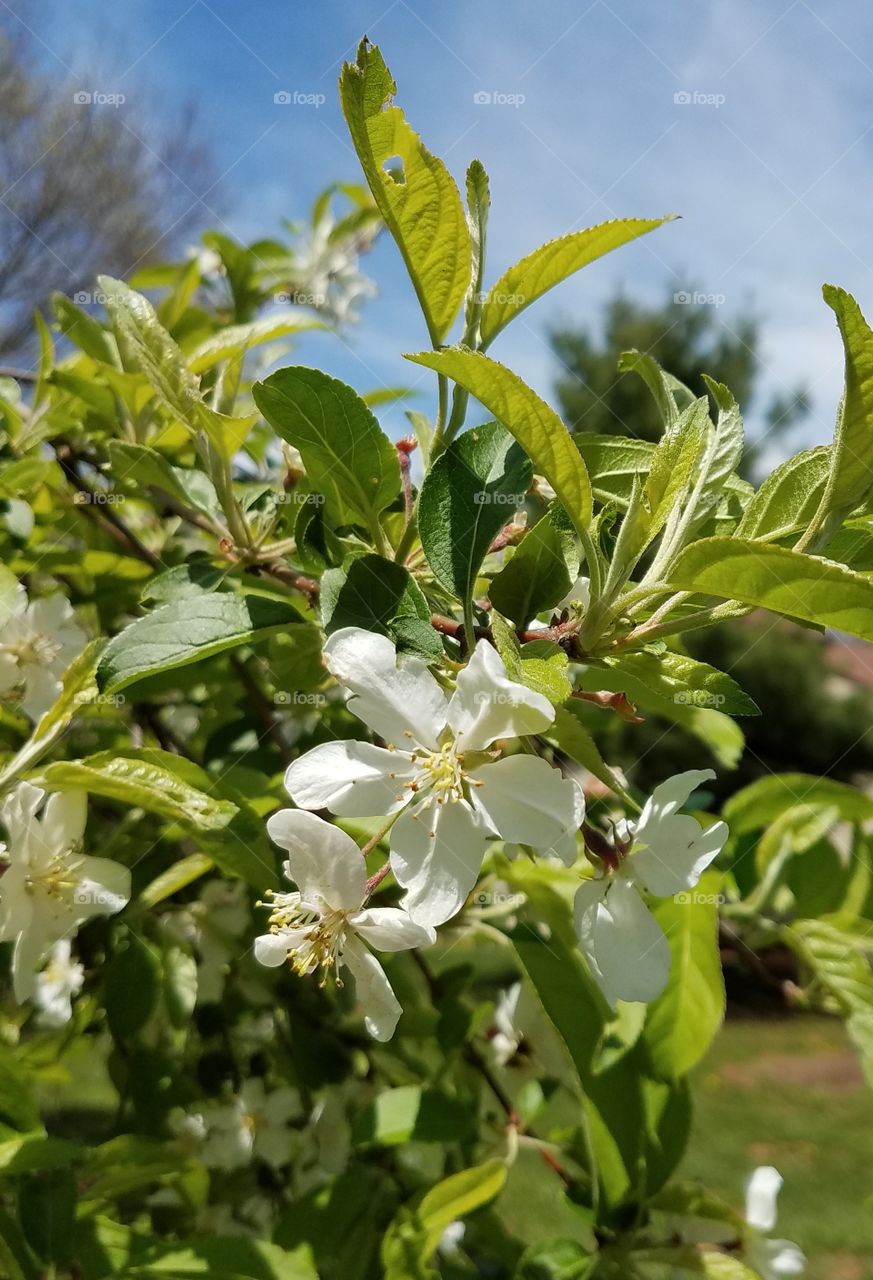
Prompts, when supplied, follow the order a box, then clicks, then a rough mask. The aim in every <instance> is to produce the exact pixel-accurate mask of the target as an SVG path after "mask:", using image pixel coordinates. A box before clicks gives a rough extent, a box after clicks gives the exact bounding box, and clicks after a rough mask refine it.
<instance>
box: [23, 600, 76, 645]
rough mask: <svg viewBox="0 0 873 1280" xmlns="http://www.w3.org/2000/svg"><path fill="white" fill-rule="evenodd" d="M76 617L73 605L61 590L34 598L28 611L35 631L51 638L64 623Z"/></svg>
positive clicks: (29, 620) (28, 616)
mask: <svg viewBox="0 0 873 1280" xmlns="http://www.w3.org/2000/svg"><path fill="white" fill-rule="evenodd" d="M74 617H75V614H74V613H73V606H72V605H71V604H70V602H69V600H68V599H67V598H66V596H64V595H62V594H61V593H60V592H56V594H55V595H53V596H43V597H42V599H40V600H34V601H33V603H32V604H31V606H30V608H29V609H28V611H27V618H28V622H29V623H30V625H31V626H32V627H33V629H34V631H38V632H39V633H40V634H41V635H44V636H50V637H51V638H54V636H55V633H56V632H57V631H58V630H59V629H60V628H61V627H62V626H63V625H64V623H66V622H69V621H70V619H72V618H74Z"/></svg>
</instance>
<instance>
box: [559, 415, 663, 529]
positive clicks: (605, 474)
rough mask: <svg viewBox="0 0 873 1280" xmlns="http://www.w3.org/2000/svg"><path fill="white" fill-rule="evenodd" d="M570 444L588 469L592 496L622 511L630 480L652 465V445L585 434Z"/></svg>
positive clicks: (619, 438)
mask: <svg viewBox="0 0 873 1280" xmlns="http://www.w3.org/2000/svg"><path fill="white" fill-rule="evenodd" d="M574 441H575V444H576V448H577V449H578V450H579V452H580V453H581V455H582V459H583V461H584V463H585V466H586V467H587V469H588V474H589V476H590V477H591V487H592V488H593V490H594V495H595V497H596V498H597V499H598V501H599V502H615V503H616V504H617V505H618V506H619V507H620V508H621V509H622V510H625V509H626V508H627V505H628V503H629V502H630V497H631V490H632V489H633V483H634V480H635V479H636V477H637V476H638V475H641V474H642V475H644V474H645V473H646V472H647V471H648V470H649V467H650V466H651V465H652V455H653V453H654V452H655V446H654V445H653V444H651V443H650V442H649V441H648V440H633V439H630V438H629V437H625V436H607V435H598V434H596V433H595V432H590V433H589V432H587V431H582V432H579V433H578V434H577V435H576V436H574Z"/></svg>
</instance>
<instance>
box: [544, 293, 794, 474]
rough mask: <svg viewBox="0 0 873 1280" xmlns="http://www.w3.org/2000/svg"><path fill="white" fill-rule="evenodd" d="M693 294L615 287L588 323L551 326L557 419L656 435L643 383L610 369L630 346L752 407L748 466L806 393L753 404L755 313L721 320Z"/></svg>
mask: <svg viewBox="0 0 873 1280" xmlns="http://www.w3.org/2000/svg"><path fill="white" fill-rule="evenodd" d="M693 298H694V294H693V292H691V291H685V290H683V292H682V293H681V294H670V295H668V296H667V298H665V300H664V303H663V304H662V305H660V306H655V307H648V306H646V305H644V304H643V303H641V302H638V301H636V300H634V299H632V298H628V297H627V296H626V295H624V294H622V293H619V294H617V295H616V296H615V297H614V298H612V299H611V300H610V301H609V302H608V303H607V304H606V306H605V307H604V310H603V314H602V317H601V318H600V319H599V320H598V322H597V324H596V325H595V326H594V327H588V326H581V325H580V326H576V325H570V326H563V327H560V328H555V329H553V330H552V332H551V334H550V341H551V345H552V350H553V351H554V353H555V355H556V356H557V358H558V360H559V361H560V364H561V371H560V373H559V375H558V379H557V383H556V392H557V395H558V400H559V402H560V407H561V411H562V414H563V417H564V421H565V422H566V423H567V425H568V426H569V427H570V429H571V430H573V431H592V432H600V433H605V434H609V435H616V434H619V435H628V434H630V435H634V436H636V437H637V438H640V439H643V440H657V439H658V437H659V436H660V434H661V423H660V420H659V418H658V414H657V411H656V409H655V406H654V404H653V402H652V399H651V397H650V396H649V394H648V392H647V391H646V389H645V386H644V385H643V383H642V382H641V381H640V379H639V378H638V377H637V376H636V375H635V374H624V373H619V372H618V370H617V369H616V361H617V359H618V356H619V354H620V353H621V352H622V351H629V350H631V349H634V348H635V349H637V350H639V351H645V352H647V353H648V354H649V355H652V356H654V358H655V359H656V360H657V361H658V363H659V364H660V365H661V366H662V368H664V369H668V370H669V371H670V373H672V374H673V375H674V377H677V378H679V380H680V381H681V382H684V383H685V384H686V385H687V386H689V387H690V388H691V390H692V391H694V393H695V394H696V395H705V394H706V386H705V384H704V382H703V379H702V376H701V375H702V374H704V373H708V374H709V375H710V376H711V377H714V378H717V379H718V380H719V382H724V383H725V384H726V385H727V386H728V387H730V389H731V391H732V392H733V393H734V395H735V396H736V398H737V401H738V403H739V404H740V406H741V407H742V409H743V410H744V412H745V413H746V414H747V415H748V414H749V412H750V410H751V411H753V413H754V415H755V416H756V417H757V418H758V420H759V421H761V422H763V431H762V432H760V433H759V437H758V439H757V440H754V439H753V440H752V442H751V444H750V445H749V446H748V447H747V449H746V457H745V459H744V469H745V471H746V473H750V472H752V471H753V470H754V467H755V462H756V459H757V456H758V454H759V452H760V447H761V444H762V443H763V439H764V437H766V439H767V443H768V446H772V444H773V442H774V439H778V438H779V437H780V436H782V435H784V434H785V432H787V431H788V429H789V428H791V427H792V426H794V425H795V424H796V423H797V422H798V421H799V420H800V419H801V418H802V417H803V415H804V414H805V413H806V412H807V408H808V401H807V396H806V392H805V391H804V390H803V389H802V388H798V389H796V390H794V391H789V392H786V393H784V394H780V395H775V396H772V397H771V398H770V399H769V400H766V401H765V402H764V403H763V404H761V403H759V402H760V400H761V393H760V388H759V383H760V372H761V364H760V360H759V357H758V349H759V345H760V324H759V321H758V319H757V318H756V317H755V316H753V315H745V316H742V317H741V318H740V319H739V320H737V321H736V323H735V324H732V325H730V326H728V325H726V324H725V323H724V322H723V321H722V320H721V319H720V316H719V312H718V309H717V308H716V307H714V306H707V305H705V304H699V305H697V304H695V303H694V301H693ZM677 299H687V301H677Z"/></svg>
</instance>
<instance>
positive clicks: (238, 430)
mask: <svg viewBox="0 0 873 1280" xmlns="http://www.w3.org/2000/svg"><path fill="white" fill-rule="evenodd" d="M98 282H99V284H100V288H101V289H102V290H103V292H104V293H105V295H106V308H107V310H108V312H109V314H110V316H111V317H112V322H113V324H114V325H115V327H116V329H117V331H118V334H119V337H120V339H121V341H122V346H123V347H124V348H126V350H127V351H129V352H130V353H131V354H132V355H133V357H134V359H135V360H136V363H137V366H138V368H139V369H140V371H141V372H142V373H143V374H144V375H145V377H146V378H147V379H148V381H149V382H150V383H151V385H152V387H153V388H154V390H155V393H156V394H157V397H158V399H159V400H160V401H161V402H162V404H164V405H165V406H166V407H167V408H168V409H169V410H170V411H171V412H172V413H173V414H175V415H176V416H177V417H178V418H179V419H180V420H181V422H182V423H184V425H185V426H186V427H188V429H189V430H190V431H192V432H194V433H195V434H196V433H197V432H198V431H204V432H205V433H206V435H207V436H208V437H209V439H210V441H211V442H212V445H213V447H214V448H215V449H216V450H217V451H218V453H219V454H220V455H221V457H223V458H226V459H230V458H232V457H233V456H234V454H235V453H237V452H238V450H239V449H241V448H242V446H243V444H244V443H245V441H246V437H247V436H248V434H249V431H250V430H251V428H252V426H253V425H254V423H255V420H256V415H255V414H250V415H249V416H248V417H245V418H231V417H227V416H226V415H225V414H222V413H216V412H215V410H214V409H210V408H208V406H207V405H206V404H204V402H203V398H202V396H201V394H200V386H199V382H198V379H197V378H196V377H195V376H194V374H193V373H192V372H191V370H190V369H189V368H188V366H187V365H186V363H185V359H184V356H183V355H182V352H181V351H180V350H179V347H178V345H177V344H176V342H175V341H174V340H173V338H171V337H170V335H169V333H167V331H166V329H165V328H164V327H163V325H162V324H161V322H160V321H159V320H158V317H157V314H156V313H155V309H154V307H153V306H152V304H151V303H150V302H149V301H148V299H147V298H144V297H143V296H142V294H141V293H137V292H136V291H135V290H134V289H131V288H129V287H128V286H127V285H126V284H124V283H123V282H122V281H121V280H113V278H112V277H111V276H99V277H98Z"/></svg>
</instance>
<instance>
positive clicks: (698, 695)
mask: <svg viewBox="0 0 873 1280" xmlns="http://www.w3.org/2000/svg"><path fill="white" fill-rule="evenodd" d="M673 701H674V702H675V703H676V705H677V706H680V707H716V708H718V707H723V706H724V704H725V702H726V701H727V699H726V698H725V696H724V694H723V693H710V692H709V690H708V689H680V690H679V692H678V693H674V694H673Z"/></svg>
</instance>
